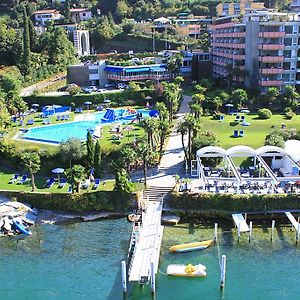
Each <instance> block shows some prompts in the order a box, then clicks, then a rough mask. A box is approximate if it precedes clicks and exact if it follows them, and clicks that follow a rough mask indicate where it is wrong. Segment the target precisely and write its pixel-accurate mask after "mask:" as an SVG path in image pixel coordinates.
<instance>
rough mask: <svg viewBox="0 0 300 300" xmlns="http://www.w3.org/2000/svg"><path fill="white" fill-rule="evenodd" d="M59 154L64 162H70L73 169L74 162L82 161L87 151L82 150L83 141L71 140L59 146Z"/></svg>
mask: <svg viewBox="0 0 300 300" xmlns="http://www.w3.org/2000/svg"><path fill="white" fill-rule="evenodd" d="M59 154H60V156H61V159H62V160H63V161H64V162H68V163H69V166H70V168H72V162H73V161H78V160H80V159H81V158H82V157H83V156H84V154H85V151H84V150H83V149H82V145H81V141H80V140H79V139H76V138H70V139H68V140H67V141H65V142H62V143H61V144H60V146H59Z"/></svg>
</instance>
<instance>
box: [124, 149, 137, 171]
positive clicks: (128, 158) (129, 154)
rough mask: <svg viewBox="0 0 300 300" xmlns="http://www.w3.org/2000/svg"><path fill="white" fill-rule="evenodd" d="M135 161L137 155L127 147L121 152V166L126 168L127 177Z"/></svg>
mask: <svg viewBox="0 0 300 300" xmlns="http://www.w3.org/2000/svg"><path fill="white" fill-rule="evenodd" d="M136 159H137V153H136V151H135V150H134V149H132V148H131V147H129V146H127V147H124V148H123V149H122V150H121V161H122V165H123V166H124V167H125V168H126V171H127V173H128V175H129V176H130V170H131V166H132V164H133V163H135V161H136Z"/></svg>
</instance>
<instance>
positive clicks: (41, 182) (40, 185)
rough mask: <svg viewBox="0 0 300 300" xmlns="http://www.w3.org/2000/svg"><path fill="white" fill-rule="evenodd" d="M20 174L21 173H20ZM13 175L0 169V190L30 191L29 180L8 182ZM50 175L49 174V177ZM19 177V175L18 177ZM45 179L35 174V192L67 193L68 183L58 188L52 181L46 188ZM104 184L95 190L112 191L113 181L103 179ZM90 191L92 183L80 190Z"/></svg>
mask: <svg viewBox="0 0 300 300" xmlns="http://www.w3.org/2000/svg"><path fill="white" fill-rule="evenodd" d="M20 175H21V174H20ZM50 175H51V174H50ZM13 176H14V173H11V172H7V171H3V170H0V190H5V191H24V192H30V191H31V185H30V180H27V182H26V183H25V184H17V182H18V180H17V181H16V182H15V183H12V184H10V183H9V181H10V179H11V178H12V177H13ZM50 177H51V176H49V178H50ZM19 178H21V177H19ZM46 179H47V178H45V177H39V176H36V178H35V183H36V187H37V189H36V192H41V193H67V191H68V187H69V185H68V184H66V185H65V186H64V188H59V184H58V183H54V184H53V185H52V186H51V187H50V188H46ZM105 183H106V184H105V185H102V184H100V186H99V188H98V189H97V191H112V190H113V187H114V181H112V180H110V181H108V180H107V181H105ZM90 191H92V185H91V187H90V188H88V189H85V190H82V192H90Z"/></svg>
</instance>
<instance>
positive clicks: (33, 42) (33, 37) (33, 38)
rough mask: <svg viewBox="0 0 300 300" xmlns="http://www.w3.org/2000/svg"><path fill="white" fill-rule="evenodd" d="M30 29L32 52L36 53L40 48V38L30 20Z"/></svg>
mask: <svg viewBox="0 0 300 300" xmlns="http://www.w3.org/2000/svg"><path fill="white" fill-rule="evenodd" d="M28 28H29V35H30V50H31V51H33V52H34V51H36V50H37V47H38V36H37V34H36V32H35V29H34V26H33V22H32V21H31V20H30V19H28Z"/></svg>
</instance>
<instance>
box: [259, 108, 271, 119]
mask: <svg viewBox="0 0 300 300" xmlns="http://www.w3.org/2000/svg"><path fill="white" fill-rule="evenodd" d="M258 117H259V118H260V119H271V117H272V112H271V111H270V110H269V109H267V108H262V109H260V110H259V111H258Z"/></svg>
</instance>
